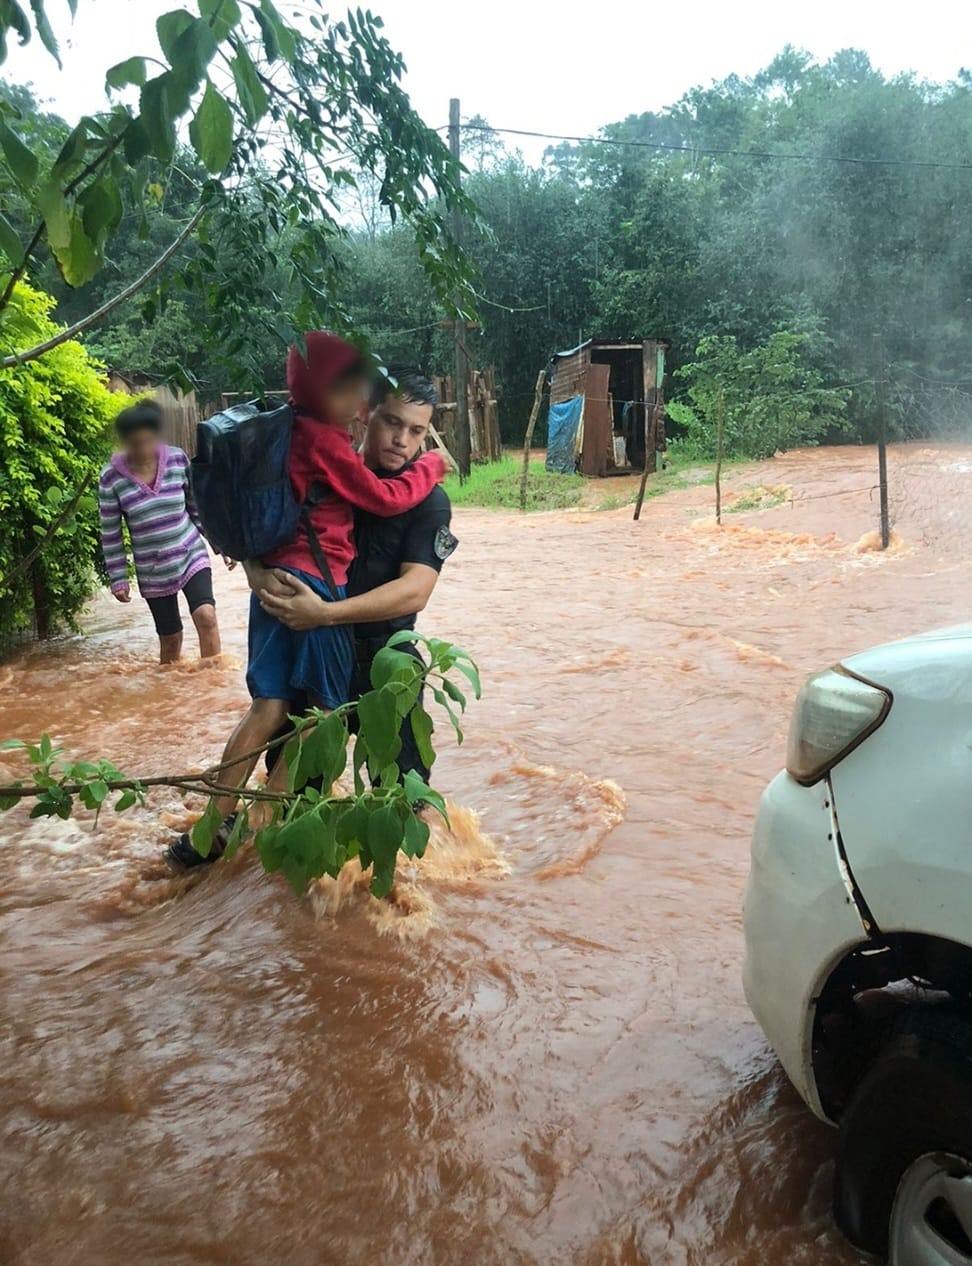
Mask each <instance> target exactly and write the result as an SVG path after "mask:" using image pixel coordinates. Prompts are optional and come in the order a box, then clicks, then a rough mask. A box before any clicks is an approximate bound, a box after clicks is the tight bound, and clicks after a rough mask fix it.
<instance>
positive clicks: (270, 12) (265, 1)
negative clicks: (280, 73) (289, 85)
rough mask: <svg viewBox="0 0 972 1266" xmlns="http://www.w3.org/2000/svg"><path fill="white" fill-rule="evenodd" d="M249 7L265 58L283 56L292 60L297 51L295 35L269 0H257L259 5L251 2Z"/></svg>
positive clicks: (272, 60)
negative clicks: (261, 42)
mask: <svg viewBox="0 0 972 1266" xmlns="http://www.w3.org/2000/svg"><path fill="white" fill-rule="evenodd" d="M250 8H251V10H252V12H253V16H254V17H255V18H256V20H257V24H258V25H259V27H260V34H261V35H262V36H263V47H264V51H265V52H266V54H267V60H268V61H271V62H275V61H277V60H278V59H279V58H283V60H284V61H288V62H289V61H293V59H294V55H295V54H296V52H297V40H296V37H295V35H294V32H293V31H292V30H291V29H290V27H289V26H287V24H286V23H285V22H284V20H283V18H281V16H280V14H279V13H278V12H277V10H276V8H275V7H274V5H273V4H272V3H271V0H259V5H255V4H251V5H250Z"/></svg>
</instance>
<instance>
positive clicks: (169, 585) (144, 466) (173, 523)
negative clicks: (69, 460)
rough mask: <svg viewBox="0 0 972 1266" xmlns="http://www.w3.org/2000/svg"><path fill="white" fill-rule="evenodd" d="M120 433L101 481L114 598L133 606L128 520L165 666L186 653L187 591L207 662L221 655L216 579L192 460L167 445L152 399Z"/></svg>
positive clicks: (125, 420) (124, 418)
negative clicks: (182, 610) (192, 483)
mask: <svg viewBox="0 0 972 1266" xmlns="http://www.w3.org/2000/svg"><path fill="white" fill-rule="evenodd" d="M116 427H117V430H118V435H119V438H120V439H121V442H122V447H121V451H120V452H117V453H115V454H114V456H113V457H112V459H111V461H110V462H109V463H108V465H107V466H106V467H105V468H104V470H103V471H102V472H101V479H100V480H99V483H98V503H99V506H100V509H101V548H102V551H103V553H104V556H105V566H106V567H107V568H108V579H109V581H110V583H111V592H112V593H113V594H114V595H115V597H116V598H117V599H118V601H119V602H131V600H132V593H131V587H130V586H129V583H128V554H127V552H126V549H125V542H124V540H123V539H122V520H124V521H125V523H126V524H127V526H128V536H129V539H130V541H131V545H132V553H133V554H134V556H135V575H136V576H137V577H138V588H139V592H140V593H141V595H142V597H143V598H144V599H145V601H146V602H147V603H148V605H149V610H150V611H151V612H152V616H153V619H154V620H155V628H156V631H157V633H158V635H159V658H160V660H161V662H162V663H163V664H171V663H172V662H173V661H174V660H177V659H178V658H179V656H180V655H181V654H182V618H181V616H180V615H179V594H180V593H181V594H184V595H185V598H186V602H187V604H188V606H189V613H190V615H191V616H192V622H193V624H194V625H195V626H196V632H197V634H198V635H199V654H200V655H201V656H202V657H203V658H204V659H206V658H208V657H210V656H213V655H218V654H219V652H220V640H219V625H218V624H217V623H216V604H215V600H214V598H213V573H212V569H211V568H210V565H209V555H208V553H207V552H206V546H205V544H204V543H203V539H202V537H201V536H200V534H199V519H198V516H197V514H196V508H195V506H194V505H193V501H192V493H191V492H190V490H189V459H188V458H187V457H186V455H185V453H184V452H183V451H182V449H181V448H169V446H168V445H167V444H164V443H163V442H162V438H161V431H162V413H161V411H160V409H159V406H158V405H157V404H156V403H155V402H154V401H152V400H148V401H144V402H143V403H141V404H136V405H133V406H132V407H131V408H130V409H125V410H124V412H122V413H121V414H119V416H118V421H117V423H116Z"/></svg>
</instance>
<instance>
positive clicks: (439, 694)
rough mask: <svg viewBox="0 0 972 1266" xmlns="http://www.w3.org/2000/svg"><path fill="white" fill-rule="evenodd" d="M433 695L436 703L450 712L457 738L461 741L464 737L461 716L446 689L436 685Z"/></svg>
mask: <svg viewBox="0 0 972 1266" xmlns="http://www.w3.org/2000/svg"><path fill="white" fill-rule="evenodd" d="M432 697H433V698H434V699H435V701H436V703H437V704H439V706H440V707H442V708H445V710H446V712H447V713H448V716H449V720H450V721H451V722H452V728H453V729H454V730H455V732H456V738H457V739H458V741H459V742H460V743H461V742H462V739H463V734H462V726H461V725H460V724H459V718H458V717H457V716H456V714H455V713H454V712H453V710H452V704H451V703H450V702H449V698H448V696H447V695H446V693H445V692H444V691H442V690H439V689H438V687H435V688H433V690H432Z"/></svg>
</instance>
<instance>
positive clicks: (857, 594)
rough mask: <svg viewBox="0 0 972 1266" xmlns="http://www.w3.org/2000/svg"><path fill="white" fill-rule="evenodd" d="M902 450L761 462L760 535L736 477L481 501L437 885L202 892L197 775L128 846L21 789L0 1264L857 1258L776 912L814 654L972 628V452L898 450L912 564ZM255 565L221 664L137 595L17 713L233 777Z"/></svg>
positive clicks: (251, 879)
mask: <svg viewBox="0 0 972 1266" xmlns="http://www.w3.org/2000/svg"><path fill="white" fill-rule="evenodd" d="M875 465H876V463H875V460H874V456H873V453H871V452H869V451H865V450H861V449H842V450H824V451H820V452H816V453H798V454H791V455H788V456H786V457H783V458H779V459H777V460H775V461H773V462H770V463H764V464H762V465H760V466H758V467H747V468H739V469H735V470H733V471H732V472H731V473H730V474H729V476H728V477H727V485H726V500H727V501H728V502H729V503H730V504H731V503H732V501H733V500H734V499H736V498H741V499H742V504H750V503H752V502H757V503H758V502H760V501H761V500H765V501H772V500H778V499H779V498H781V497H784V498H785V499H784V500H783V501H782V503H781V504H779V505H777V506H776V507H775V508H772V509H768V510H763V511H757V510H750V511H746V512H743V513H738V514H729V515H727V517H726V526H725V527H724V528H723V529H722V530H721V531H717V530H716V529H715V527H714V524H713V523H712V521H711V518H710V517H709V516H710V514H711V503H712V489H711V488H710V487H707V486H701V485H700V486H698V487H691V488H688V489H685V490H683V491H677V492H672V493H669V494H667V495H666V496H664V497H659V498H657V499H654V500H651V501H649V502H648V503H647V504H646V508H645V512H644V514H643V517H642V520H641V522H640V523H638V524H634V523H632V522H631V518H630V515H631V511H630V508H627V509H622V510H618V511H610V512H602V513H595V512H583V511H582V512H576V511H575V512H563V513H556V514H549V515H537V516H532V517H529V518H521V517H520V516H517V515H512V514H507V513H502V512H500V513H495V514H493V513H488V512H485V511H472V512H463V513H461V514H458V515H457V526H456V531H457V535H458V536H459V537H460V538H461V542H462V544H461V548H460V550H459V551H458V552H457V554H456V555H455V558H454V559H453V560H452V561H450V563H449V564H448V566H447V567H446V569H445V572H444V576H443V581H442V583H441V585H440V588H439V590H438V592H437V593H436V595H435V597H434V599H433V602H432V605H431V607H430V609H429V611H428V612H426V613H425V617H424V619H423V627H424V628H425V629H426V630H427V631H430V632H435V633H436V634H438V635H441V636H445V637H449V638H451V639H453V640H455V641H457V642H459V643H460V644H461V645H463V646H464V647H466V648H467V649H468V650H469V651H471V652H472V653H473V654H474V655H475V656H476V658H477V659H478V661H479V663H480V667H481V669H482V672H483V679H484V683H485V689H486V697H485V699H484V700H483V702H482V703H481V704H478V705H473V709H472V711H471V712H470V715H469V724H468V741H467V744H466V745H465V746H464V747H463V748H462V749H461V750H456V749H454V748H453V747H452V746H451V745H450V744H449V743H447V742H444V751H443V755H442V757H441V760H440V764H439V765H438V767H437V771H436V779H435V782H436V785H437V786H438V787H439V788H440V789H441V790H443V791H444V792H445V793H447V794H448V795H449V796H450V798H451V799H452V800H453V801H454V802H456V803H457V804H459V805H461V806H464V807H465V808H466V809H468V810H469V811H470V812H468V813H465V812H464V813H460V814H458V815H457V819H456V826H457V834H458V836H459V839H458V840H457V841H454V842H452V843H451V844H441V845H440V847H439V848H438V850H436V849H433V850H432V851H431V852H430V855H429V859H428V864H427V866H426V867H425V868H424V871H423V873H420V874H416V875H414V876H412V877H411V878H410V879H409V880H408V882H407V883H406V885H405V888H404V896H403V900H402V903H401V905H400V906H399V907H397V908H395V909H389V908H387V907H385V908H380V909H379V908H377V906H376V903H373V902H371V900H370V898H368V897H367V896H366V894H364V893H363V892H362V891H360V890H359V889H355V890H353V891H350V892H347V893H344V894H339V893H335V892H334V891H333V890H332V891H329V892H319V893H316V894H315V896H314V898H313V899H306V900H303V901H298V900H296V899H295V898H294V897H293V895H292V894H291V892H290V890H289V889H288V888H287V887H286V885H285V884H284V883H283V882H281V881H279V880H278V879H272V878H268V877H266V876H264V875H263V873H262V871H261V870H260V867H259V865H258V863H257V862H256V860H255V858H254V857H253V856H252V855H249V854H247V853H246V852H244V853H242V854H241V855H240V856H238V857H237V858H236V859H234V861H233V862H232V863H228V864H224V865H220V866H218V867H216V868H215V869H214V870H213V871H212V872H211V873H208V874H206V875H205V876H204V877H203V878H202V880H201V881H199V882H196V881H193V882H191V883H190V882H187V881H181V882H179V881H175V880H170V879H167V878H165V877H164V876H163V875H162V873H161V871H160V870H159V867H158V865H157V862H156V857H157V854H158V851H159V849H160V847H161V845H162V844H163V843H164V842H165V841H166V839H167V838H168V836H169V834H170V833H171V830H172V827H173V826H174V825H180V824H182V823H183V822H185V820H186V818H187V813H188V811H189V810H191V809H192V807H193V806H192V805H191V804H190V805H189V806H184V805H183V804H182V802H181V801H180V800H179V798H178V797H177V796H176V795H175V794H174V793H165V792H163V793H160V794H155V795H153V798H152V800H151V804H150V807H149V808H148V809H146V810H139V811H136V812H134V813H132V814H129V815H126V816H125V817H124V818H122V819H113V818H112V817H111V816H110V815H106V816H105V818H104V820H103V822H102V824H101V825H100V827H99V828H98V830H97V831H96V832H92V830H91V824H90V822H86V821H78V822H72V823H63V822H59V821H58V822H51V821H47V820H44V821H40V822H34V823H28V822H27V820H26V817H25V815H24V813H23V811H21V810H16V811H14V812H13V813H11V814H8V815H6V816H5V817H4V818H3V819H2V821H0V830H2V847H0V1012H2V1015H0V1019H2V1023H0V1180H2V1191H3V1195H2V1196H0V1261H2V1262H4V1263H11V1264H12V1263H17V1264H18V1266H21V1264H23V1266H26V1264H27V1263H30V1266H73V1264H74V1263H77V1264H79V1266H81V1264H84V1266H88V1264H93V1263H98V1264H99V1266H115V1264H118V1266H122V1264H123V1263H124V1264H127V1263H131V1262H137V1263H140V1264H144V1266H154V1264H156V1263H157V1264H158V1266H162V1263H165V1266H199V1264H209V1263H213V1264H214V1266H215V1264H217V1263H219V1264H221V1266H262V1264H264V1263H272V1262H281V1263H287V1264H288V1266H332V1264H333V1266H365V1264H366V1263H367V1264H368V1266H371V1264H373V1263H382V1264H383V1266H384V1264H386V1263H387V1264H388V1266H426V1264H428V1266H452V1264H453V1263H455V1264H462V1266H548V1264H549V1263H553V1262H558V1263H570V1264H571V1266H668V1264H669V1263H671V1264H673V1266H682V1264H685V1266H687V1264H690V1263H693V1264H694V1263H706V1266H729V1264H730V1263H731V1264H732V1266H744V1264H745V1266H756V1264H757V1263H765V1262H774V1263H775V1262H787V1263H789V1264H805V1266H811V1264H813V1266H821V1264H826V1266H829V1264H831V1263H832V1264H834V1266H849V1264H851V1263H854V1262H856V1261H857V1258H856V1257H855V1255H854V1254H853V1253H851V1252H850V1251H849V1250H848V1249H847V1248H846V1247H845V1246H843V1245H842V1243H841V1242H840V1240H839V1238H838V1237H837V1235H836V1233H835V1232H833V1231H832V1230H831V1227H830V1221H829V1214H828V1207H829V1184H830V1160H831V1155H832V1150H833V1138H832V1136H831V1133H830V1131H829V1130H827V1129H826V1128H825V1127H823V1126H820V1125H818V1124H817V1123H816V1122H815V1121H814V1120H813V1119H812V1118H811V1117H810V1115H809V1113H808V1112H807V1111H806V1110H805V1109H804V1108H803V1107H802V1105H801V1104H800V1103H799V1101H798V1100H797V1099H796V1096H795V1095H794V1094H793V1092H792V1091H791V1090H790V1089H789V1088H788V1086H787V1085H786V1083H785V1082H784V1080H783V1078H782V1076H781V1074H780V1073H779V1072H778V1070H777V1068H776V1066H775V1063H774V1061H773V1058H772V1057H771V1055H770V1054H769V1052H768V1050H767V1048H766V1045H765V1043H764V1041H763V1039H762V1037H761V1035H760V1033H759V1031H758V1030H757V1028H756V1026H755V1024H754V1022H753V1020H752V1019H751V1017H750V1015H749V1012H748V1010H747V1008H746V1005H745V1002H744V1000H743V996H742V989H741V984H740V967H741V956H742V932H741V920H740V905H741V899H742V892H743V886H744V882H745V876H746V871H747V853H748V837H749V832H750V828H751V823H752V817H753V812H754V808H755V804H756V801H757V798H758V796H759V793H760V791H761V789H762V786H763V784H764V783H765V782H766V780H767V779H768V778H769V777H770V776H771V775H772V774H773V773H774V772H775V771H776V769H777V768H778V767H779V765H780V763H781V760H782V754H783V745H784V741H785V733H786V727H787V723H788V719H789V710H790V706H791V703H792V700H793V697H794V694H795V692H796V689H797V687H798V685H799V683H800V681H801V680H802V678H803V676H804V675H805V674H806V673H808V672H809V671H812V670H815V669H817V668H819V667H821V666H823V665H825V664H827V663H829V662H831V661H832V660H834V659H836V658H837V657H839V656H841V655H843V654H845V653H847V652H850V651H852V650H855V649H859V648H861V647H864V646H867V645H870V644H873V643H876V642H879V641H882V640H885V639H887V638H891V637H895V636H898V635H903V634H906V633H910V632H913V631H915V630H917V629H922V628H927V627H932V626H935V625H941V624H947V623H949V622H954V621H957V620H961V619H968V618H969V606H970V601H969V594H968V589H969V579H970V577H969V561H968V560H969V558H970V551H969V546H970V544H972V541H970V536H972V530H970V529H969V528H968V526H967V523H966V521H967V519H968V515H967V511H966V505H967V501H968V489H969V487H970V481H972V450H958V449H938V450H933V449H919V448H907V449H904V448H902V449H895V450H893V451H892V454H891V472H892V487H893V498H892V506H893V511H894V515H895V530H896V533H897V543H896V545H895V548H894V549H893V550H892V551H891V553H890V554H889V555H886V556H883V557H879V556H877V555H876V554H874V553H873V552H870V551H869V550H868V549H867V546H868V545H869V544H871V543H872V542H871V541H869V540H868V539H867V537H866V533H868V532H869V531H871V530H872V529H873V528H874V526H875V520H876V494H875V495H874V496H872V494H871V492H870V488H871V486H872V485H873V483H874V468H875ZM756 486H760V487H762V488H764V489H772V490H773V492H772V493H771V494H769V493H767V494H765V495H764V494H763V493H759V492H756V493H754V492H753V491H752V489H753V488H754V487H756ZM606 490H607V491H608V492H613V491H615V489H614V488H612V487H611V486H610V485H608V486H607V489H606ZM862 538H863V539H862ZM218 583H219V601H220V618H221V622H222V626H223V632H224V645H225V646H226V648H227V656H226V659H225V662H224V663H223V664H222V665H221V666H218V667H207V668H199V666H198V665H192V664H187V665H180V666H178V667H176V668H175V669H168V670H165V669H160V668H159V667H157V666H155V665H154V664H153V663H152V662H151V661H152V657H153V653H154V648H153V641H154V636H153V634H152V632H151V624H150V621H149V619H148V615H147V612H146V610H145V608H144V605H143V604H141V603H140V602H135V603H133V604H132V606H131V607H129V608H123V607H121V606H119V605H117V604H115V603H113V602H112V601H111V599H110V598H107V597H106V598H103V599H100V600H99V601H98V602H97V603H96V604H95V605H94V607H93V609H92V611H91V613H90V616H89V618H88V619H87V622H86V623H87V628H88V636H87V637H85V638H72V639H65V640H63V641H61V642H58V643H56V644H54V645H48V646H44V647H41V648H33V649H31V650H30V651H29V652H28V653H27V654H25V655H24V656H22V657H21V658H20V659H19V660H17V661H16V662H14V663H12V664H10V665H8V666H6V667H3V668H0V682H2V693H0V735H2V736H4V737H6V736H10V735H18V736H24V737H34V736H36V735H38V734H39V733H40V732H41V731H42V730H44V729H47V730H49V731H50V732H51V733H52V735H54V736H55V738H56V739H57V740H58V741H59V742H61V743H63V744H65V745H66V746H67V747H68V748H69V749H70V750H71V751H72V752H75V753H77V754H78V755H81V754H84V755H99V756H106V757H108V758H110V759H112V760H114V761H115V762H116V763H117V764H118V765H120V766H121V767H122V768H124V769H126V770H127V771H130V772H132V773H136V774H138V773H142V774H148V773H159V772H162V771H173V772H175V771H182V770H184V769H189V768H193V767H198V766H202V765H205V764H208V763H210V762H211V761H212V759H213V758H214V756H215V755H216V754H217V753H218V751H219V749H220V747H221V745H222V742H223V740H224V738H225V735H226V733H227V732H228V730H229V729H230V727H231V726H232V724H233V722H234V721H235V719H236V717H237V715H238V713H239V712H240V711H241V709H242V708H243V707H244V706H245V691H244V686H243V678H242V670H241V667H240V665H241V663H242V660H243V657H244V653H245V601H244V596H243V589H242V583H241V581H240V580H239V579H237V578H236V577H235V576H225V575H221V576H220V577H219V580H218ZM440 732H441V730H440ZM8 772H9V771H8ZM196 808H197V809H198V805H197V806H196ZM474 814H478V815H479V825H478V826H477V824H476V820H475V817H474V816H473V815H474ZM339 898H340V899H339Z"/></svg>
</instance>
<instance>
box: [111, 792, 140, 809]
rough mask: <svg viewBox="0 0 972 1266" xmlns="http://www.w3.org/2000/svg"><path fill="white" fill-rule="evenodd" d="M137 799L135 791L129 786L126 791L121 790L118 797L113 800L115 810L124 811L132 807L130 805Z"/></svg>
mask: <svg viewBox="0 0 972 1266" xmlns="http://www.w3.org/2000/svg"><path fill="white" fill-rule="evenodd" d="M137 799H138V797H137V796H136V794H135V792H134V791H132V790H131V788H129V789H128V790H127V791H123V792H122V793H121V795H120V796H119V797H118V799H117V800H116V801H115V812H116V813H124V812H125V810H126V809H130V808H131V807H132V805H133V804H134V803H135V801H136V800H137Z"/></svg>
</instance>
